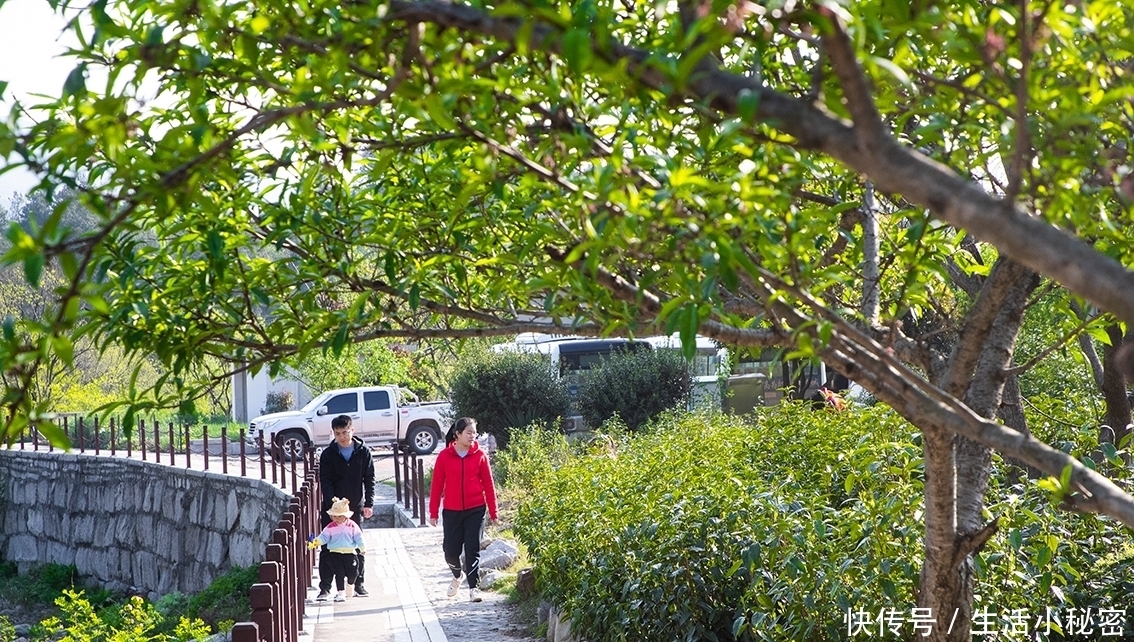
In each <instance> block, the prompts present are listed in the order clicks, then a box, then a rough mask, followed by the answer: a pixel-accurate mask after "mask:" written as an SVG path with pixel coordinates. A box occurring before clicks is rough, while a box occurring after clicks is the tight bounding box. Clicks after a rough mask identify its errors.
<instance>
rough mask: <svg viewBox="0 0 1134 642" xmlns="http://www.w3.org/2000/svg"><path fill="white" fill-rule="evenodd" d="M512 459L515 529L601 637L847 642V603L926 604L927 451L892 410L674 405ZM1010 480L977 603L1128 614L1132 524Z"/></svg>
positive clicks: (545, 586) (542, 573) (536, 446)
mask: <svg viewBox="0 0 1134 642" xmlns="http://www.w3.org/2000/svg"><path fill="white" fill-rule="evenodd" d="M522 449H523V450H535V451H540V452H547V453H550V454H549V455H548V456H538V455H528V456H524V457H518V456H516V455H515V453H517V452H519V451H520V450H522ZM509 467H510V473H511V478H512V479H513V480H522V481H525V482H527V483H528V484H529V486H528V488H527V489H526V491H527V492H524V493H523V494H522V501H521V505H520V507H519V511H518V515H517V519H516V525H515V529H516V533H517V535H518V536H519V537H520V538H521V539H522V540H523V541H524V543H525V544H526V545H527V546H528V549H529V551H530V554H531V557H532V559H533V561H534V564H535V567H536V571H537V577H538V578H539V582H540V585H541V589H542V590H543V592H544V593H545V595H546V596H547V597H548V598H549V599H550V600H551V601H553V602H555V603H557V604H560V605H562V606H563V607H564V608H565V610H566V611H567V612H568V613H569V614H570V615H571V617H572V618H573V621H574V625H575V627H576V630H577V631H578V632H579V633H580V634H581V635H582V636H583V637H584V638H586V639H589V640H591V641H592V642H602V641H604V640H626V641H635V640H642V641H647V640H701V639H717V640H734V639H735V640H841V639H844V638H845V637H846V635H845V634H846V624H845V622H844V619H843V618H844V614H845V613H846V609H848V608H853V609H855V610H859V609H865V610H867V611H868V612H873V613H875V614H876V613H878V612H879V610H880V609H883V608H893V609H899V610H902V611H904V612H906V613H908V612H909V611H908V610H909V608H910V607H912V606H914V605H915V604H916V598H915V594H916V586H917V581H918V573H919V570H920V564H921V557H922V547H921V540H922V535H923V532H924V531H923V524H922V521H921V507H922V496H921V494H922V463H921V448H920V446H919V442H918V439H917V435H916V433H915V432H914V431H913V429H912V428H911V427H910V426H909V425H907V424H905V423H904V422H903V421H902V420H901V419H900V418H898V417H897V416H896V415H894V414H893V413H892V412H890V411H888V410H887V409H884V408H870V409H862V410H856V411H855V412H851V413H841V414H838V415H835V414H832V413H829V412H814V411H811V410H808V409H805V408H804V407H802V406H799V405H783V406H779V407H776V408H772V409H768V410H767V411H765V412H764V413H763V414H762V415H760V416H759V420H758V422H757V423H756V424H752V423H749V422H747V421H746V420H743V419H738V418H734V417H725V416H719V415H717V416H711V415H689V414H680V415H672V416H669V417H666V418H663V419H662V420H661V421H660V422H659V425H658V427H657V429H656V430H654V431H651V432H650V433H649V434H647V435H643V436H618V437H612V438H610V439H606V440H598V441H596V442H592V443H591V444H589V445H585V446H575V447H573V448H572V447H568V446H566V445H565V443H564V442H563V441H562V437H560V436H556V435H553V434H547V433H543V434H533V435H530V436H525V437H523V438H519V439H518V441H517V442H516V443H514V444H513V455H512V456H511V457H510V460H509ZM1005 483H1006V482H1004V481H1003V480H1001V479H997V480H995V483H994V486H996V488H994V490H993V495H991V496H992V497H993V502H992V504H991V505H990V506H989V512H990V514H991V515H998V516H1000V517H1001V532H1000V533H999V534H998V535H997V536H995V537H994V538H993V540H992V541H990V543H989V545H988V546H987V547H986V549H985V550H984V551H983V552H982V553H981V554H980V556H979V557H978V560H977V574H978V585H977V596H976V603H977V607H978V608H980V607H981V606H986V607H988V608H989V609H990V610H992V611H995V612H999V613H1002V614H1006V613H1007V612H1008V611H1009V610H1011V609H1022V610H1024V611H1025V612H1027V613H1029V614H1033V615H1034V614H1035V613H1036V609H1037V608H1038V610H1039V613H1041V614H1042V613H1043V611H1044V607H1045V606H1051V607H1053V608H1059V609H1062V608H1069V607H1070V606H1088V605H1093V606H1104V607H1110V608H1124V605H1125V603H1126V599H1127V598H1126V595H1127V592H1128V591H1129V590H1130V589H1131V587H1130V586H1129V584H1130V582H1129V580H1127V579H1126V577H1127V576H1126V572H1127V569H1128V567H1129V566H1130V565H1131V563H1132V560H1134V554H1132V553H1134V549H1131V548H1129V547H1127V548H1123V546H1122V542H1127V543H1128V542H1129V538H1128V536H1127V535H1126V534H1124V533H1122V532H1119V531H1117V530H1116V529H1115V528H1114V527H1113V526H1111V525H1109V524H1106V523H1104V522H1103V521H1102V520H1099V519H1096V518H1093V517H1083V516H1075V515H1067V514H1060V515H1058V516H1056V515H1055V511H1054V509H1053V508H1052V507H1051V505H1050V502H1049V500H1048V497H1047V495H1046V494H1045V493H1044V492H1042V491H1040V490H1039V489H1037V488H1036V487H1035V484H1034V483H1033V484H1029V485H1027V486H1018V487H1015V488H1006V487H1004V484H1005Z"/></svg>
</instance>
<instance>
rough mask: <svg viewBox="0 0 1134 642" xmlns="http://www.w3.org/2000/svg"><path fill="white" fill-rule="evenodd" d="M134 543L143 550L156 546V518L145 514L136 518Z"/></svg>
mask: <svg viewBox="0 0 1134 642" xmlns="http://www.w3.org/2000/svg"><path fill="white" fill-rule="evenodd" d="M134 541H136V542H137V543H138V546H140V547H142V548H153V546H154V518H153V516H151V515H146V514H144V513H142V514H139V515H137V516H136V517H135V518H134Z"/></svg>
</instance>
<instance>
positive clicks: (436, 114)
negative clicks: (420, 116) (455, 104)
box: [422, 94, 457, 130]
mask: <svg viewBox="0 0 1134 642" xmlns="http://www.w3.org/2000/svg"><path fill="white" fill-rule="evenodd" d="M422 102H423V103H424V105H425V111H426V112H427V113H428V114H429V117H430V118H432V119H433V122H435V123H437V125H438V126H439V127H441V128H443V129H448V130H455V129H457V121H455V120H453V117H452V116H450V115H449V110H448V109H446V108H445V104H444V102H443V101H442V98H441V95H440V94H429V95H427V96H425V98H424V100H423V101H422Z"/></svg>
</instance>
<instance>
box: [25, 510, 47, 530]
mask: <svg viewBox="0 0 1134 642" xmlns="http://www.w3.org/2000/svg"><path fill="white" fill-rule="evenodd" d="M26 518H27V524H26V526H27V529H28V532H29V533H31V534H32V535H43V511H42V510H39V509H35V508H33V509H31V510H29V511H28V512H27V515H26Z"/></svg>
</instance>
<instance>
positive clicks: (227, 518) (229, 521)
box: [223, 488, 240, 533]
mask: <svg viewBox="0 0 1134 642" xmlns="http://www.w3.org/2000/svg"><path fill="white" fill-rule="evenodd" d="M238 517H240V501H239V498H238V497H237V495H236V489H235V488H233V489H230V490H229V491H228V502H227V503H226V505H225V511H224V529H223V530H224V531H225V532H226V533H231V532H232V529H233V527H235V526H236V520H237V518H238Z"/></svg>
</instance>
